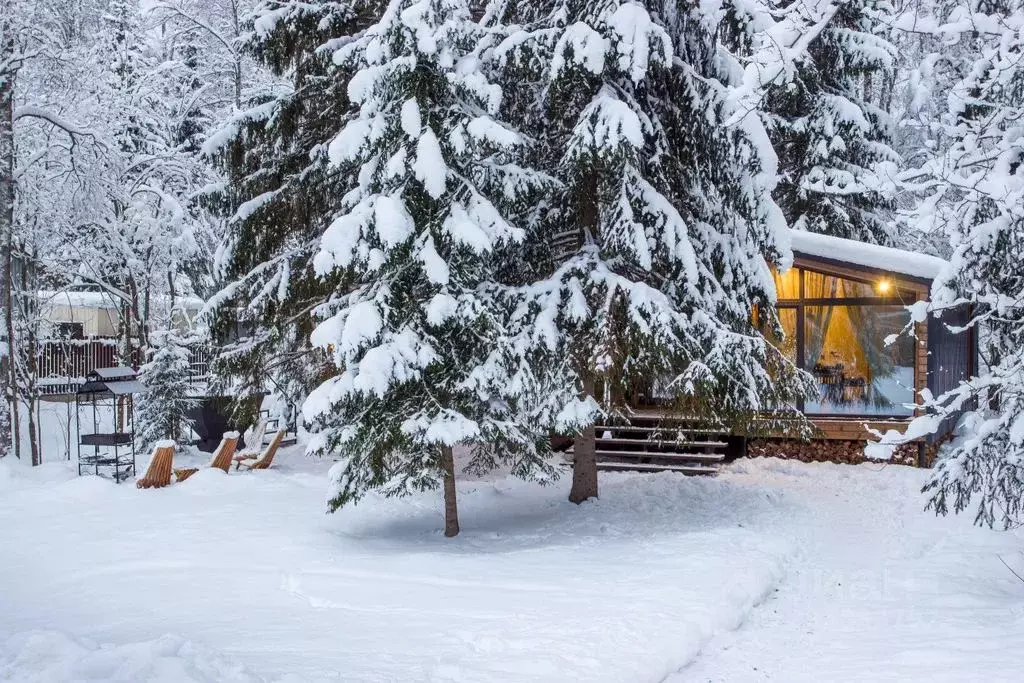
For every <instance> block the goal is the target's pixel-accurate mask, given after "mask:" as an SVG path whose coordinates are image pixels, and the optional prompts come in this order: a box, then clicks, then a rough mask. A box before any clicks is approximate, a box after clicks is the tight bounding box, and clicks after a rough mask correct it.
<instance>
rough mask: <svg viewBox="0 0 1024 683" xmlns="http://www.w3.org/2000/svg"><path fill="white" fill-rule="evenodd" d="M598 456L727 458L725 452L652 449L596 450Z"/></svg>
mask: <svg viewBox="0 0 1024 683" xmlns="http://www.w3.org/2000/svg"><path fill="white" fill-rule="evenodd" d="M594 456H595V457H597V458H619V459H622V458H630V459H632V458H652V459H653V458H657V459H661V460H683V461H695V460H697V461H701V462H722V461H723V460H725V454H724V453H672V452H665V453H657V452H652V451H602V450H598V451H595V453H594Z"/></svg>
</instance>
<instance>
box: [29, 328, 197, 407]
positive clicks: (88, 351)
mask: <svg viewBox="0 0 1024 683" xmlns="http://www.w3.org/2000/svg"><path fill="white" fill-rule="evenodd" d="M117 342H118V340H116V339H111V338H106V337H93V338H90V339H70V340H68V339H48V340H44V341H42V342H40V344H39V348H38V351H37V354H36V363H37V367H38V369H39V379H40V382H39V383H40V390H41V392H42V393H43V394H44V395H48V396H52V395H60V394H72V393H74V392H75V389H76V388H77V386H78V385H79V384H81V383H82V382H83V381H84V380H85V376H86V375H87V374H89V373H90V372H92V371H93V370H96V369H99V368H110V367H114V366H116V365H119V364H128V365H132V366H133V367H137V366H138V364H139V363H138V360H139V359H138V351H133V353H132V358H131V359H130V360H129V362H128V363H123V361H122V362H120V363H119V360H120V359H119V358H118V356H117ZM189 355H190V357H189V365H190V370H189V381H190V382H191V383H193V384H199V383H203V382H206V381H207V380H208V379H209V377H210V352H209V350H208V349H207V348H205V347H196V348H193V349H190V351H189Z"/></svg>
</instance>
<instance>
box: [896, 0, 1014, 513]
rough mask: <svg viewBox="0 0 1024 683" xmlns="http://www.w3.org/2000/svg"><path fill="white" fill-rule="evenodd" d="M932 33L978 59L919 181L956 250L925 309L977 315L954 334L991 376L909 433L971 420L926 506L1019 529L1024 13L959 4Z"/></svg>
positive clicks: (927, 217) (945, 456) (1008, 5)
mask: <svg viewBox="0 0 1024 683" xmlns="http://www.w3.org/2000/svg"><path fill="white" fill-rule="evenodd" d="M935 30H936V33H937V35H938V36H939V37H940V38H941V39H942V41H943V42H944V43H945V44H947V45H956V44H958V42H961V41H966V44H967V45H970V46H972V50H971V52H972V53H973V54H972V56H971V61H970V68H969V69H966V70H965V76H964V78H963V79H962V80H961V81H960V82H959V83H958V84H956V85H955V86H954V87H953V88H952V89H951V91H950V92H949V96H948V102H949V111H948V113H947V114H946V116H945V118H944V123H945V128H946V130H945V136H946V137H947V139H949V140H951V144H950V146H949V147H948V149H946V150H945V151H943V152H942V153H940V154H937V155H935V157H934V158H933V159H931V160H930V161H929V162H928V163H926V164H925V165H924V166H923V167H921V168H919V169H916V170H915V172H914V173H913V174H912V177H913V178H914V179H915V180H916V181H917V184H916V186H915V187H914V189H915V190H917V191H919V192H923V193H927V199H926V201H925V202H924V203H923V205H922V209H921V210H920V211H919V212H918V218H919V220H921V221H923V222H925V223H928V224H929V225H927V226H925V227H924V230H925V231H928V232H935V231H938V230H942V231H944V232H945V233H946V234H947V235H948V236H949V238H950V241H951V243H952V250H953V254H952V257H951V258H950V266H949V267H948V269H947V270H946V272H945V274H944V275H942V276H940V277H939V279H938V280H937V281H936V282H935V284H934V285H933V288H932V296H931V302H930V303H929V304H928V309H929V311H930V312H931V313H932V314H934V315H937V316H939V319H940V321H941V320H942V315H943V312H944V311H948V310H950V309H959V310H963V308H962V307H965V306H970V309H969V310H970V311H971V315H970V320H969V323H968V325H967V326H966V328H965V327H964V326H958V327H957V328H954V329H959V330H960V331H961V332H962V333H964V334H966V333H967V331H968V330H973V331H974V333H975V334H977V335H979V336H980V337H981V339H982V340H983V344H982V355H983V359H984V366H985V371H984V372H983V373H982V375H981V376H980V377H976V378H972V379H970V380H969V381H967V382H964V383H962V384H961V385H960V386H958V387H957V388H955V389H953V390H951V391H949V392H947V393H946V394H945V395H942V396H938V397H935V398H934V399H933V400H931V401H929V402H927V403H926V407H927V408H928V409H929V414H927V415H925V416H923V417H921V418H918V419H917V421H916V422H915V423H913V424H912V425H911V427H910V429H909V430H908V433H909V434H910V435H912V436H916V435H920V434H924V433H927V432H929V431H932V430H934V428H935V426H936V425H938V424H940V423H941V422H942V421H943V420H944V419H947V418H948V417H950V416H954V415H957V414H959V413H960V412H961V411H965V412H964V415H963V417H962V421H961V428H960V431H959V436H958V437H957V438H956V439H955V440H954V441H953V442H952V443H951V444H950V445H949V446H947V447H946V449H945V450H944V452H943V453H941V456H940V458H939V460H938V462H937V464H936V467H935V470H934V472H933V475H932V478H931V480H930V481H929V483H928V485H927V486H926V487H925V490H926V491H927V492H928V493H930V495H931V498H930V501H929V506H930V507H931V508H933V509H934V510H935V511H936V512H937V513H939V514H946V513H948V512H949V510H950V509H952V510H954V511H955V512H962V511H963V510H965V509H967V507H968V506H969V505H970V504H971V501H972V500H974V499H975V498H976V499H977V513H976V515H975V521H976V522H977V523H978V524H983V525H987V526H994V525H996V524H998V525H1000V526H1002V527H1007V528H1008V527H1012V526H1017V525H1019V524H1020V523H1021V521H1022V519H1024V417H1022V416H1024V125H1022V122H1024V3H1022V2H1021V1H1020V0H999V1H997V2H991V3H984V4H977V3H974V2H970V3H968V2H963V3H956V4H955V6H953V7H951V8H950V10H949V14H948V16H946V17H945V21H944V22H940V23H939V24H938V25H937V26H936V28H935ZM922 308H923V307H922ZM923 312H924V311H923V310H921V311H919V313H923ZM922 317H923V316H922Z"/></svg>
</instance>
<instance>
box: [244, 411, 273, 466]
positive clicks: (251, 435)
mask: <svg viewBox="0 0 1024 683" xmlns="http://www.w3.org/2000/svg"><path fill="white" fill-rule="evenodd" d="M269 424H270V418H269V417H261V418H260V419H259V420H257V422H256V424H254V425H253V426H252V427H251V428H250V429H249V430H248V431H247V432H246V433H245V448H243V449H242V450H241V451H239V453H238V455H244V456H245V457H247V458H254V457H256V456H257V455H259V454H260V453H261V452H262V451H263V439H264V437H265V436H266V435H267V426H268V425H269ZM237 459H238V456H235V460H237Z"/></svg>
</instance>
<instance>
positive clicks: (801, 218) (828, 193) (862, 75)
mask: <svg viewBox="0 0 1024 683" xmlns="http://www.w3.org/2000/svg"><path fill="white" fill-rule="evenodd" d="M743 6H744V5H740V7H743ZM804 9H805V7H804V4H803V3H795V2H791V0H781V2H779V3H778V4H777V6H776V7H775V12H776V13H777V14H780V15H782V20H783V21H785V20H786V18H787V17H786V16H785V15H786V14H788V13H794V12H799V11H802V10H804ZM738 15H739V13H738V12H737V16H738ZM887 19H891V6H890V4H889V2H888V1H887V0H849V1H845V2H842V3H837V4H836V6H835V9H834V13H832V14H831V18H830V19H828V22H827V24H826V25H825V27H824V28H823V29H820V31H819V32H818V33H817V36H816V37H815V38H814V39H813V40H811V41H810V42H809V43H807V45H806V48H805V52H804V53H803V54H802V55H801V56H800V58H799V59H798V60H797V62H796V65H795V66H796V71H795V73H794V74H793V75H792V78H779V79H777V81H776V83H775V84H773V85H772V86H771V87H769V88H768V89H767V97H766V98H765V102H764V105H763V107H764V113H763V116H764V118H765V121H766V123H767V126H768V130H769V134H770V136H771V140H772V144H773V146H774V148H775V151H776V153H777V154H778V157H779V182H778V186H777V187H776V190H775V194H774V196H775V200H776V202H777V203H778V204H779V206H780V207H781V208H782V211H783V213H785V215H786V220H787V221H788V223H789V224H790V226H792V227H793V228H794V229H796V230H808V231H811V232H818V233H824V234H829V235H836V236H839V237H846V238H849V239H855V240H859V241H862V242H868V243H877V244H891V243H893V242H894V241H895V240H896V239H897V236H895V235H894V234H893V228H892V225H893V220H892V218H893V211H894V209H895V208H896V205H895V201H894V198H893V197H894V191H895V184H894V178H895V174H896V171H897V169H898V167H899V162H900V159H899V155H898V154H897V153H896V152H895V151H893V149H892V148H891V147H890V144H891V142H892V136H893V132H894V130H893V122H892V121H891V120H890V117H889V116H888V114H887V113H886V112H885V111H884V110H883V109H882V108H880V107H879V106H877V105H876V104H874V103H873V102H872V99H871V98H872V91H873V89H874V88H878V87H880V86H882V85H883V78H884V76H885V75H886V74H887V72H889V71H890V70H891V69H892V68H893V67H894V61H895V57H896V48H895V47H894V46H893V45H892V43H890V42H889V41H888V40H886V39H885V38H884V37H883V35H882V29H883V28H884V26H885V22H886V21H887ZM756 39H757V37H755V40H756Z"/></svg>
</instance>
